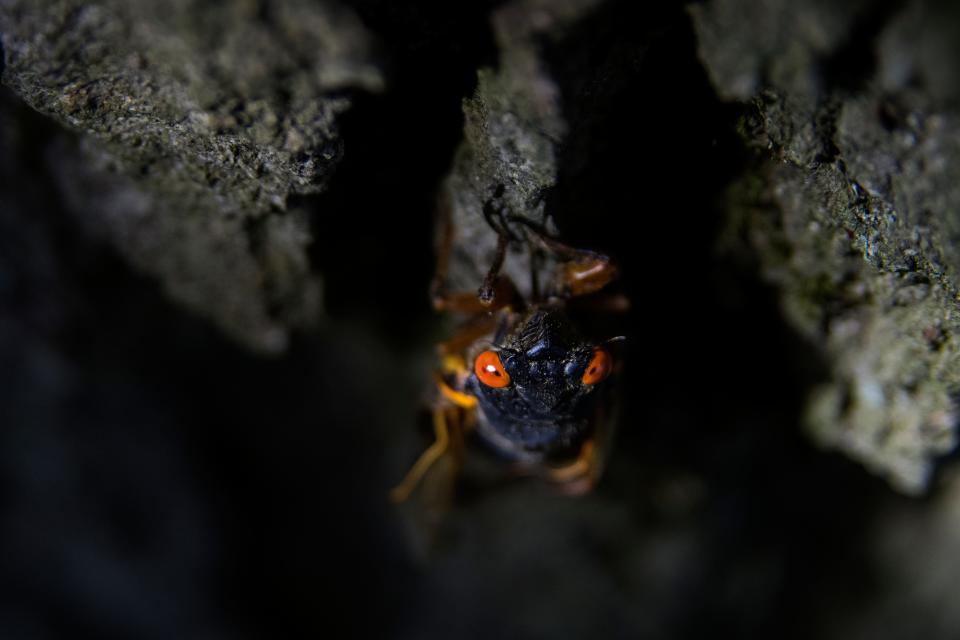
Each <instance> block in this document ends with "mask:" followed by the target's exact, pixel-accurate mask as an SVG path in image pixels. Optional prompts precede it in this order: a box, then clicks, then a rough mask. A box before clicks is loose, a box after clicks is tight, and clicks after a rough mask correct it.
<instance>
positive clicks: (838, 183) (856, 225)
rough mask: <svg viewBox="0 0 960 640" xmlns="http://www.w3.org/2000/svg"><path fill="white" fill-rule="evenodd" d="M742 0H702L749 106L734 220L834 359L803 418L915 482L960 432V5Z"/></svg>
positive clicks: (696, 11)
mask: <svg viewBox="0 0 960 640" xmlns="http://www.w3.org/2000/svg"><path fill="white" fill-rule="evenodd" d="M748 5H751V3H743V2H736V1H733V0H722V1H719V2H714V3H712V4H709V5H700V6H697V7H694V8H693V9H692V10H691V13H692V15H693V18H694V23H695V25H696V28H697V32H698V36H699V38H700V54H701V57H702V59H703V61H704V64H705V65H706V67H707V69H708V70H709V72H710V75H711V78H712V80H713V82H714V85H715V86H716V88H717V91H718V92H719V93H720V94H721V95H722V96H725V97H726V98H728V99H730V100H739V101H744V102H746V103H749V105H750V109H749V113H748V114H747V115H746V116H745V117H744V118H743V120H742V123H741V133H742V135H743V138H744V140H745V141H746V142H747V143H748V144H749V145H750V146H751V147H752V148H753V149H754V153H755V164H754V166H753V167H752V169H751V171H750V172H749V173H748V175H746V176H745V177H744V178H743V179H742V180H741V181H740V182H739V183H738V184H737V185H736V186H735V187H734V188H733V189H732V190H731V196H730V198H731V208H732V211H733V215H734V221H733V222H732V224H733V225H734V228H735V229H734V231H735V232H736V233H737V234H738V235H740V236H742V237H745V238H746V240H747V241H748V242H749V244H750V246H752V248H753V250H754V251H755V252H756V255H757V256H758V257H759V262H760V267H761V269H762V271H763V274H764V275H765V277H767V278H768V279H769V280H770V281H771V282H773V283H775V284H776V285H777V287H778V288H779V289H780V291H781V300H782V305H783V309H784V313H785V315H786V316H787V318H788V319H789V321H790V322H791V323H792V324H793V325H794V326H795V327H796V328H797V329H798V330H799V331H800V332H801V333H802V334H803V335H804V336H805V337H806V338H807V340H808V341H809V342H810V344H811V345H812V347H813V348H814V349H815V350H816V351H817V352H818V353H819V355H820V356H822V357H823V358H825V360H826V362H827V364H828V367H829V370H830V379H829V381H827V382H825V383H824V384H823V385H821V386H819V387H818V388H816V389H815V390H814V391H813V392H812V394H811V397H810V399H809V402H808V403H807V409H806V422H807V425H808V427H809V430H810V433H811V434H812V435H813V436H814V438H815V439H816V440H817V441H818V442H820V443H821V444H823V445H824V446H826V447H829V448H836V449H839V450H841V451H843V452H845V453H847V454H848V455H850V456H851V457H853V458H855V459H857V460H859V461H861V462H863V463H864V464H865V465H866V466H867V467H868V468H870V469H871V470H873V471H875V472H876V473H879V474H882V475H883V476H885V477H887V478H888V479H889V480H890V481H891V482H892V483H893V485H894V486H896V487H897V488H898V489H900V490H902V491H905V492H907V493H919V492H921V491H923V490H924V489H925V488H926V487H927V486H928V484H929V481H930V477H931V472H932V469H933V464H934V461H935V460H936V458H937V457H938V456H942V455H944V454H946V453H948V452H949V451H951V450H952V449H953V447H954V446H955V445H956V440H957V438H956V423H957V405H956V397H957V394H958V392H960V342H958V336H960V314H958V306H957V300H958V293H960V290H958V286H960V279H958V278H960V270H958V269H960V256H958V250H957V247H958V244H957V239H958V235H957V233H958V225H960V214H958V211H960V142H958V141H960V120H958V113H957V111H956V104H957V103H956V90H957V84H956V82H954V81H952V80H947V79H946V77H945V74H946V73H947V71H946V69H948V68H952V67H953V65H954V64H955V63H956V61H957V59H958V55H957V54H958V53H960V51H958V48H957V47H958V45H957V44H956V43H957V37H956V35H957V32H956V29H957V24H958V22H957V20H956V11H955V10H953V9H952V8H946V7H935V6H934V5H933V4H932V3H924V2H911V3H883V2H859V3H839V4H832V3H824V4H822V5H819V4H816V3H810V4H797V3H792V2H782V3H780V2H767V3H763V4H762V5H761V9H760V10H759V11H757V12H756V13H754V14H753V15H752V19H751V20H750V21H743V20H741V19H740V18H741V17H742V16H743V15H744V13H745V12H746V11H752V8H751V6H748ZM921 34H922V36H921ZM918 38H919V39H920V41H919V42H918V40H917V39H918ZM866 46H869V48H866V49H864V47H866Z"/></svg>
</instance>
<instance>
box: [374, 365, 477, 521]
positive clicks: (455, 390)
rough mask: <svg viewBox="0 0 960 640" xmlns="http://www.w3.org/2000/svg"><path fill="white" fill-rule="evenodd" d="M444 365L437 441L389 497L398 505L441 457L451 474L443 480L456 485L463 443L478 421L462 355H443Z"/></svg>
mask: <svg viewBox="0 0 960 640" xmlns="http://www.w3.org/2000/svg"><path fill="white" fill-rule="evenodd" d="M442 362H443V367H442V370H441V372H440V373H439V374H438V375H437V376H436V380H435V381H436V385H437V390H438V398H437V400H436V402H435V405H434V407H433V411H432V413H433V434H434V441H433V444H431V445H430V446H429V447H428V448H427V450H426V451H424V452H423V453H422V454H421V455H420V457H419V458H418V459H417V461H416V462H415V463H414V465H413V466H412V467H411V468H410V471H408V472H407V475H406V476H405V477H404V479H403V481H402V482H401V483H400V484H398V485H397V486H396V487H394V488H393V489H392V490H391V491H390V500H391V501H392V502H394V503H396V504H399V503H402V502H405V501H406V500H407V499H409V497H410V495H411V494H412V493H413V491H414V490H415V489H416V488H417V486H418V485H419V484H420V483H421V482H422V481H423V479H424V477H425V476H426V475H427V474H428V473H429V472H430V470H431V469H432V468H433V467H434V466H435V465H436V464H437V462H438V461H439V460H441V459H446V460H447V462H448V464H447V468H448V469H447V471H448V473H447V474H445V475H447V476H448V477H447V478H445V479H444V483H448V484H450V485H452V484H453V482H454V480H455V479H456V476H457V475H458V473H459V470H460V467H461V466H462V460H463V446H464V445H463V443H464V437H465V435H466V433H467V432H468V431H469V430H470V429H471V428H473V424H474V422H475V420H476V418H475V411H476V406H477V399H476V398H474V397H473V396H472V395H470V394H468V393H464V392H463V391H462V390H461V389H462V388H463V381H465V379H466V365H465V364H464V363H463V359H462V357H460V356H458V355H454V354H448V355H446V356H444V358H443V361H442Z"/></svg>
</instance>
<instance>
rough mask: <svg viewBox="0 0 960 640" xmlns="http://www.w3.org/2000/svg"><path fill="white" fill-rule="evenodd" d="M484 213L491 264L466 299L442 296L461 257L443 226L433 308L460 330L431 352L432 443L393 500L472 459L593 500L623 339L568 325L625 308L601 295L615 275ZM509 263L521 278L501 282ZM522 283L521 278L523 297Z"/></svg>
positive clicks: (529, 224) (606, 266) (517, 223)
mask: <svg viewBox="0 0 960 640" xmlns="http://www.w3.org/2000/svg"><path fill="white" fill-rule="evenodd" d="M485 213H486V215H485V219H486V220H485V224H486V229H487V231H488V232H489V233H490V234H491V237H493V238H495V242H494V248H493V251H492V255H493V257H492V261H491V265H490V268H489V270H488V272H487V273H486V275H485V277H483V278H482V281H480V282H479V283H478V285H479V288H478V289H474V290H473V291H459V292H457V291H450V290H449V289H448V287H449V283H450V281H451V278H450V277H449V273H448V272H449V268H450V263H451V259H452V258H451V256H452V254H453V253H454V248H457V249H459V250H460V251H463V250H464V247H463V243H462V242H461V244H460V245H459V246H455V244H456V242H457V239H456V230H455V229H453V228H451V225H452V222H451V221H450V220H449V219H446V220H445V222H444V224H445V231H444V232H443V233H442V234H441V237H442V240H441V247H440V251H439V259H438V265H437V274H436V276H435V278H434V284H433V303H434V307H435V308H436V309H438V310H441V311H444V312H447V313H451V314H455V315H458V316H460V317H461V319H462V321H461V323H460V325H459V328H458V330H457V331H456V332H455V333H454V335H452V336H451V337H450V338H449V339H448V340H447V341H445V342H443V343H441V344H440V345H439V346H438V355H439V361H440V364H439V367H438V370H437V371H436V374H435V379H434V384H435V389H436V392H435V394H434V399H433V401H432V406H431V408H430V409H431V414H432V422H433V430H434V442H433V443H432V444H431V445H430V446H429V448H427V449H426V451H424V452H423V454H422V455H421V456H420V457H419V459H417V461H416V462H415V463H414V465H413V467H412V468H411V469H410V471H409V472H408V473H407V475H406V477H405V478H404V479H403V481H402V482H401V483H400V484H399V485H397V486H396V487H395V488H394V489H393V490H392V492H391V499H392V500H393V501H394V502H403V501H406V500H407V499H408V498H409V497H410V496H411V495H412V494H413V493H414V492H415V491H416V490H417V489H418V487H419V486H421V485H422V484H426V480H425V479H427V478H431V481H432V482H434V483H437V482H439V483H441V484H443V485H445V488H446V489H449V488H450V487H451V486H452V484H453V483H454V482H455V480H456V478H457V476H458V475H459V473H460V471H461V470H462V468H463V467H464V463H465V461H468V457H469V456H471V455H480V452H482V451H484V450H485V451H486V452H487V453H488V454H492V457H493V458H494V459H495V460H496V461H497V465H498V466H499V467H500V468H502V469H503V471H504V473H505V474H507V475H510V476H521V475H522V476H535V477H538V478H540V479H542V480H543V481H545V482H546V483H548V484H549V485H550V486H552V487H554V488H556V489H557V490H559V491H560V492H563V493H566V494H574V495H576V494H583V493H586V492H588V491H589V490H590V489H591V488H593V486H594V485H595V484H596V482H597V480H598V478H599V476H600V473H601V470H602V467H603V463H604V460H605V457H606V452H607V448H608V447H607V442H608V441H609V437H608V436H609V434H610V432H611V426H612V420H613V413H614V412H613V407H614V405H615V389H614V382H615V379H616V377H617V373H618V371H619V369H620V364H621V363H620V358H619V356H618V355H617V353H616V350H617V343H618V342H619V341H621V340H622V339H623V338H622V336H617V337H613V338H610V337H606V338H604V337H600V338H598V337H596V336H594V335H590V334H589V333H588V332H585V331H582V330H581V328H580V326H579V325H578V322H577V321H576V320H575V319H574V318H575V317H580V318H583V317H584V316H586V317H589V316H590V315H591V314H593V313H605V312H606V311H609V310H610V309H618V310H622V309H624V308H625V306H626V299H625V298H624V297H623V296H617V295H607V294H605V293H604V291H603V290H604V289H605V288H606V287H607V285H608V284H609V283H610V282H612V281H613V280H614V279H615V277H616V275H617V270H616V268H615V267H614V265H613V264H612V262H611V260H610V258H609V257H607V256H606V255H603V254H601V253H598V252H595V251H589V250H583V249H575V248H573V247H571V246H570V245H568V244H566V243H563V242H561V241H560V240H559V239H558V238H557V237H556V235H555V234H554V233H551V232H550V231H549V230H548V229H547V228H546V227H545V226H544V225H543V224H540V223H537V222H534V221H532V220H530V219H528V218H525V217H522V216H515V215H509V214H507V213H505V212H504V211H503V210H502V209H498V210H487V211H486V212H485ZM470 237H476V233H473V234H472V235H471V236H470ZM467 249H468V248H467ZM511 249H512V253H509V252H508V250H511ZM508 253H509V255H510V256H511V257H513V256H516V257H517V260H519V261H522V262H525V263H526V265H525V269H513V270H512V272H511V273H512V274H513V275H511V273H507V269H505V268H504V265H505V261H506V259H507V257H508ZM517 273H521V274H522V273H525V274H526V276H527V278H528V281H527V282H525V283H524V284H523V286H522V287H519V286H518V283H517V282H515V278H516V274H517ZM474 451H477V453H476V454H474V453H473V452H474Z"/></svg>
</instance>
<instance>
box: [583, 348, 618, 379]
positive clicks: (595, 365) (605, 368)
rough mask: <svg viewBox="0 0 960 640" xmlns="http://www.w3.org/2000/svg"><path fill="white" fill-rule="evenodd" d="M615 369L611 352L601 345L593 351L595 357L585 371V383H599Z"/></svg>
mask: <svg viewBox="0 0 960 640" xmlns="http://www.w3.org/2000/svg"><path fill="white" fill-rule="evenodd" d="M611 371H613V357H611V355H610V353H609V352H608V351H607V350H606V349H603V348H601V347H597V348H596V349H595V350H594V351H593V358H591V360H590V364H588V365H587V370H586V371H584V372H583V378H582V380H583V384H597V383H598V382H600V381H601V380H603V379H604V378H606V377H607V376H608V375H610V372H611Z"/></svg>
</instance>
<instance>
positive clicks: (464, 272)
mask: <svg viewBox="0 0 960 640" xmlns="http://www.w3.org/2000/svg"><path fill="white" fill-rule="evenodd" d="M598 4H600V3H599V2H598V1H597V0H578V1H573V2H566V1H565V2H513V3H508V4H506V5H505V6H503V7H502V8H500V9H499V10H497V11H496V12H495V13H494V15H493V16H492V18H491V21H492V23H493V32H494V38H495V40H496V43H497V47H498V58H499V60H498V67H497V68H496V69H491V68H484V69H480V70H479V72H478V77H477V89H476V92H475V94H474V96H473V97H472V98H470V99H469V100H466V101H465V102H464V114H465V116H466V124H465V127H464V141H463V144H462V145H461V147H460V149H459V150H458V152H457V156H456V159H455V161H454V167H453V170H452V172H451V175H450V176H449V178H448V179H447V181H446V183H445V185H444V188H443V195H442V197H443V202H444V206H445V207H448V208H449V211H448V212H444V213H445V214H446V213H449V216H450V222H451V225H452V227H451V228H452V230H453V233H454V234H455V235H454V238H453V245H452V246H453V255H452V256H451V260H450V273H449V274H448V279H447V282H446V283H445V286H446V288H447V289H448V290H450V291H471V290H475V289H476V288H477V283H478V282H482V281H483V278H484V276H485V275H486V272H487V269H489V268H490V265H491V264H492V263H493V260H494V255H495V253H496V245H497V236H496V234H495V233H493V232H492V229H491V228H490V225H489V224H488V223H487V221H486V216H485V212H486V213H488V214H490V213H494V214H495V213H497V212H504V213H506V214H509V215H515V216H519V217H522V218H525V219H527V220H530V221H532V222H534V223H535V224H537V225H540V226H542V227H544V228H547V229H550V230H553V231H555V229H556V227H555V226H554V225H553V223H552V221H551V220H548V218H547V216H546V213H545V205H546V194H547V192H548V191H549V190H550V189H551V188H553V187H554V186H555V185H556V181H557V171H558V169H557V156H558V147H559V146H560V145H562V144H563V142H564V137H565V134H566V133H567V123H566V121H565V120H564V116H563V114H562V103H561V101H562V97H561V95H560V87H559V86H558V84H557V81H556V79H555V77H554V76H553V75H552V73H551V70H550V68H549V65H548V63H547V60H546V59H545V56H544V52H543V48H544V47H545V46H546V45H547V43H548V42H550V41H562V39H563V35H564V33H565V32H566V31H568V30H569V29H570V28H571V27H572V26H573V25H574V24H575V23H576V21H577V19H578V18H581V17H582V16H584V15H586V14H588V13H589V11H590V10H591V9H595V8H596V6H597V5H598ZM521 232H522V230H521ZM510 249H511V253H514V254H516V253H520V252H523V251H524V247H523V246H522V244H521V243H514V244H512V245H511V247H510ZM518 258H519V259H518ZM504 273H505V274H507V275H509V276H510V278H511V280H512V281H513V282H514V284H515V285H516V286H517V287H518V288H519V289H520V291H521V292H522V293H523V294H524V295H529V293H530V282H531V281H530V274H531V266H530V263H529V261H528V260H527V259H526V256H517V255H514V257H513V258H512V259H508V260H507V261H506V263H505V265H504Z"/></svg>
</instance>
